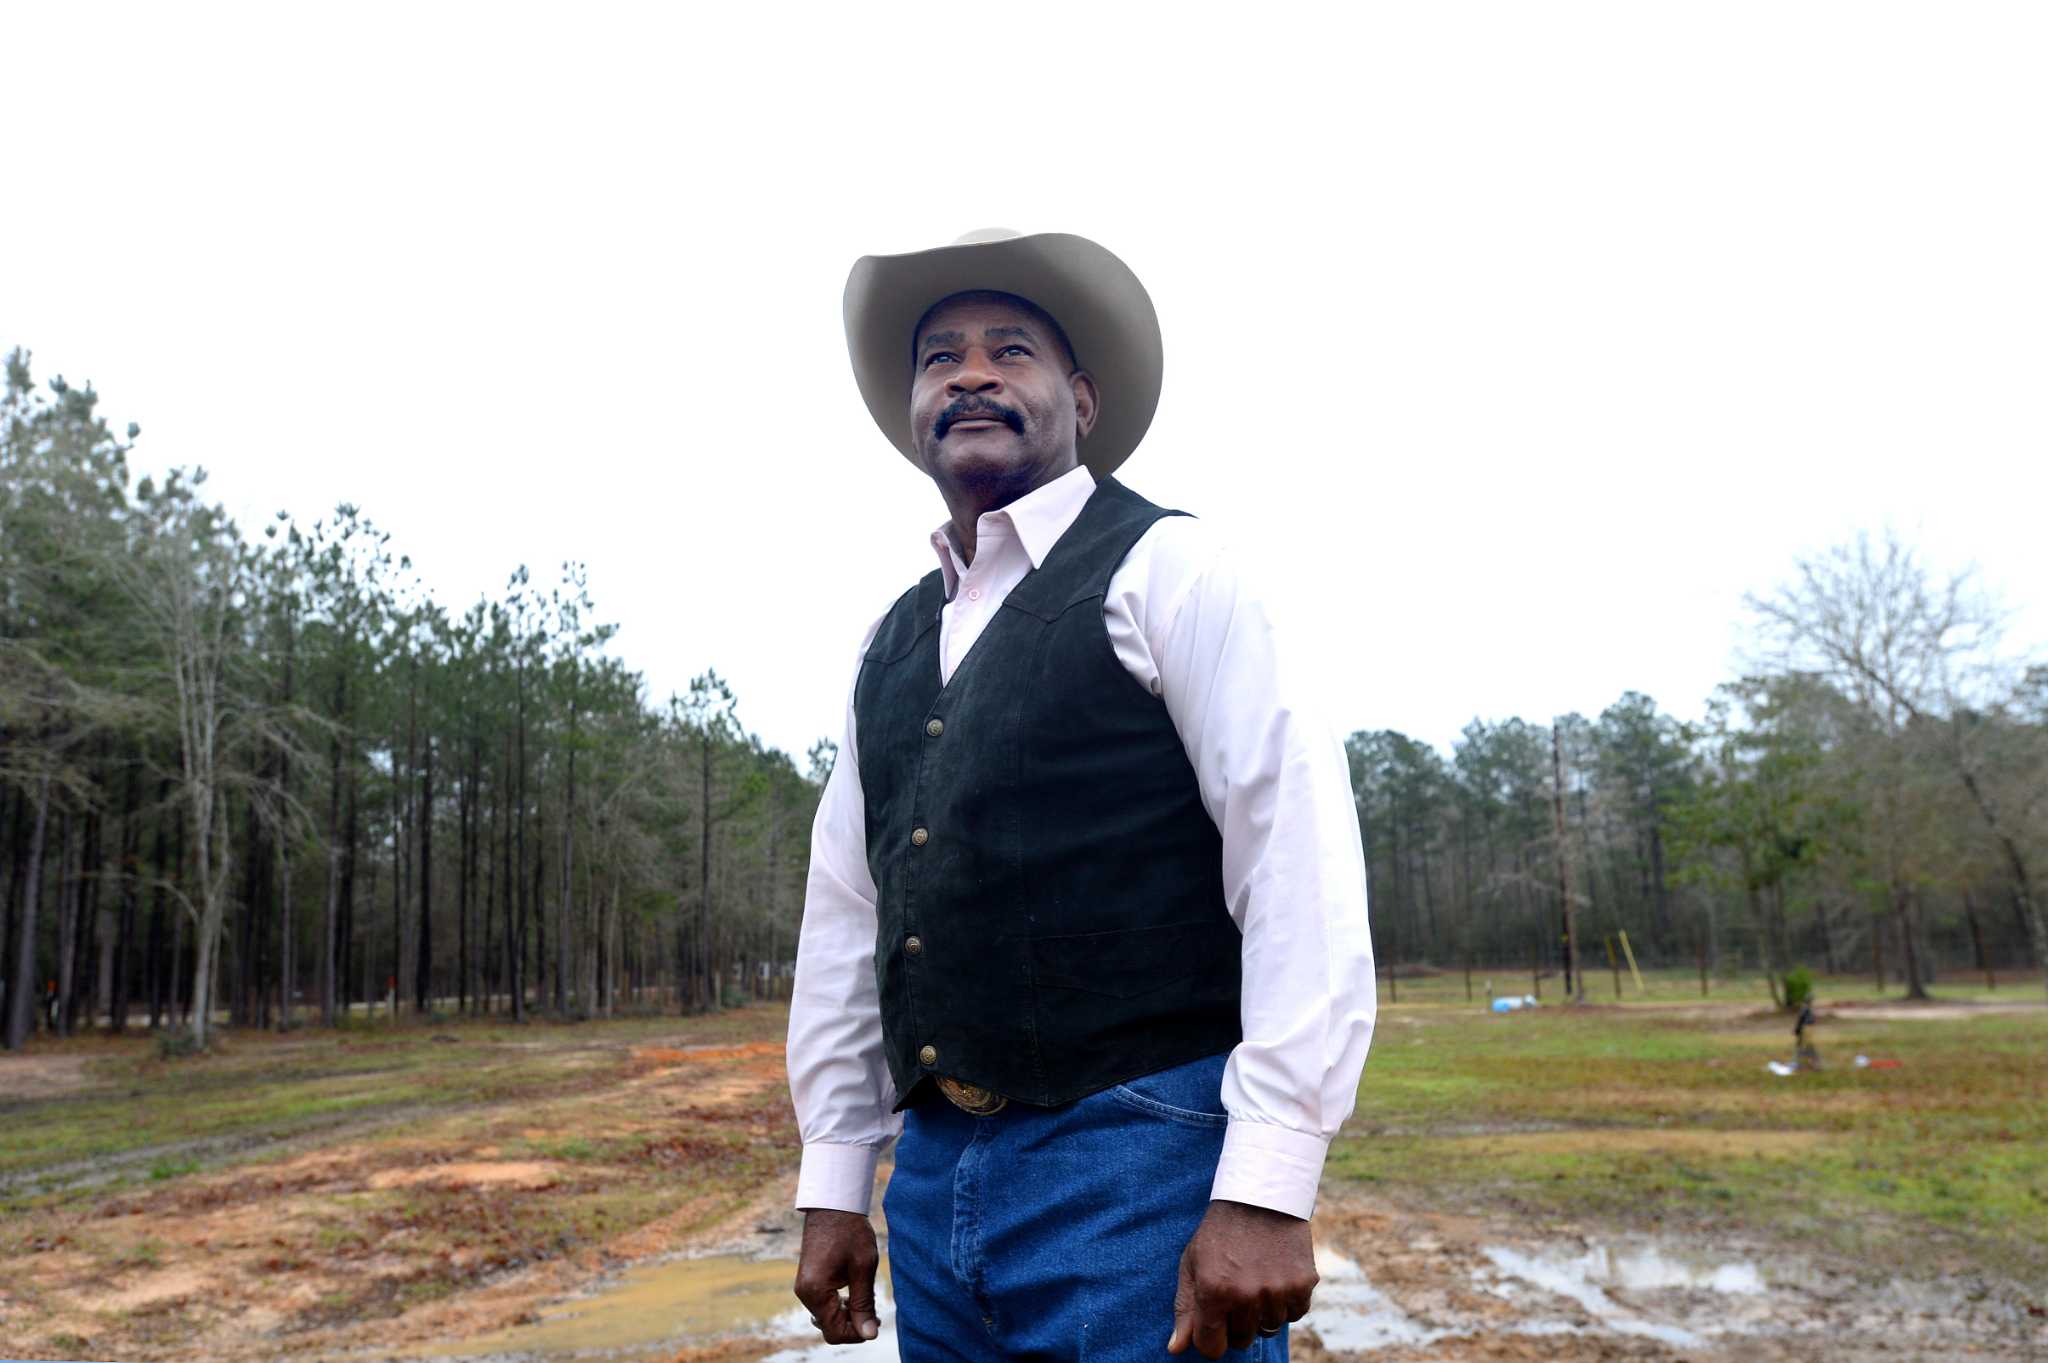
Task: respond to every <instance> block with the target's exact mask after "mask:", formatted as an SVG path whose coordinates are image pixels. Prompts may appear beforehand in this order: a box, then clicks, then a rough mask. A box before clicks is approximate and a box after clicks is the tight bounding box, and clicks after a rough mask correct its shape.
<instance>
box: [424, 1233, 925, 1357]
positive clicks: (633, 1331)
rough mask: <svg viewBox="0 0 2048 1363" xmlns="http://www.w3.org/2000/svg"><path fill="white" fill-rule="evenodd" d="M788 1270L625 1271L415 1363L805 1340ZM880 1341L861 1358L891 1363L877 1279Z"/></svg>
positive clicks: (724, 1264) (691, 1264) (679, 1265)
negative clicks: (744, 1339) (739, 1337)
mask: <svg viewBox="0 0 2048 1363" xmlns="http://www.w3.org/2000/svg"><path fill="white" fill-rule="evenodd" d="M795 1277H796V1265H795V1264H793V1263H791V1262H790V1261H789V1260H787V1259H749V1258H746V1257H744V1256H742V1255H737V1254H719V1255H709V1256H706V1257H703V1258H697V1259H671V1260H669V1261H667V1262H665V1263H656V1264H643V1265H640V1266H638V1267H635V1268H631V1269H628V1270H627V1271H626V1272H625V1273H623V1274H621V1275H620V1276H619V1277H618V1278H616V1279H614V1280H611V1281H609V1282H606V1283H603V1284H601V1285H599V1287H598V1288H597V1289H596V1290H595V1291H594V1292H592V1293H591V1294H590V1295H588V1296H584V1297H576V1298H572V1299H570V1300H567V1301H563V1302H558V1303H556V1304H555V1305H553V1306H550V1307H547V1308H546V1309H544V1310H543V1311H542V1312H541V1317H540V1319H539V1320H537V1321H534V1322H533V1323H531V1324H528V1325H515V1326H513V1327H511V1328H510V1329H506V1330H499V1331H496V1332H494V1333H492V1334H488V1335H477V1336H473V1337H471V1338H469V1339H464V1340H459V1341H455V1342H451V1343H446V1344H430V1345H426V1346H423V1347H421V1348H419V1349H416V1350H414V1351H413V1356H414V1357H417V1358H498V1359H524V1360H556V1359H603V1358H619V1357H623V1356H626V1355H629V1354H636V1353H643V1352H645V1351H647V1350H651V1349H660V1348H665V1347H672V1346H676V1345H681V1344H687V1343H691V1342H695V1341H701V1340H706V1339H715V1338H718V1337H720V1336H725V1335H736V1334H749V1335H765V1336H767V1337H769V1338H783V1337H787V1336H792V1335H806V1334H811V1333H812V1329H811V1322H810V1314H809V1313H808V1312H807V1311H805V1310H804V1309H803V1307H802V1306H801V1305H798V1304H797V1303H796V1302H795V1301H794V1299H793V1298H792V1297H791V1296H790V1291H789V1287H790V1283H791V1281H792V1280H794V1279H795ZM878 1287H879V1289H880V1290H879V1292H878V1295H879V1297H880V1299H881V1300H880V1302H879V1303H878V1307H879V1309H878V1311H877V1314H878V1315H879V1316H880V1317H881V1322H882V1337H881V1339H880V1340H877V1341H875V1343H877V1344H882V1343H886V1346H887V1347H886V1349H882V1350H878V1349H876V1348H875V1347H874V1346H873V1345H870V1346H868V1347H867V1348H865V1349H864V1350H863V1351H862V1353H861V1357H862V1358H863V1359H868V1360H875V1363H881V1361H882V1360H884V1359H894V1358H896V1356H897V1355H896V1343H895V1338H894V1335H895V1331H894V1330H893V1329H892V1328H891V1325H892V1318H893V1317H894V1315H895V1311H894V1303H893V1302H892V1301H891V1299H890V1294H889V1289H888V1280H887V1278H886V1277H884V1279H883V1280H882V1282H881V1283H880V1284H878ZM825 1348H826V1346H825V1345H822V1344H820V1345H818V1346H817V1348H816V1349H815V1350H804V1349H797V1350H786V1351H784V1352H782V1353H778V1354H775V1355H773V1358H774V1359H775V1360H777V1363H795V1361H796V1360H799V1359H803V1360H808V1359H811V1358H813V1357H819V1358H822V1357H823V1356H824V1353H823V1350H824V1349H825Z"/></svg>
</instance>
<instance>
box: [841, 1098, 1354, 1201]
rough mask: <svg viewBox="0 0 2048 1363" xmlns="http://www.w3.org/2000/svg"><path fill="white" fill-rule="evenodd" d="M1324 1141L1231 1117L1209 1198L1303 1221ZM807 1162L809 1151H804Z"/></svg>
mask: <svg viewBox="0 0 2048 1363" xmlns="http://www.w3.org/2000/svg"><path fill="white" fill-rule="evenodd" d="M1329 1152H1330V1142H1329V1141H1328V1140H1326V1139H1324V1138H1323V1137H1321V1136H1311V1135H1308V1134H1306V1133H1305V1132H1300V1131H1292V1130H1289V1129H1288V1128H1287V1127H1284V1126H1274V1125H1273V1124H1272V1123H1270V1122H1241V1121H1238V1120H1237V1119H1236V1118H1232V1119H1231V1122H1230V1125H1229V1126H1228V1127H1226V1128H1225V1129H1224V1132H1223V1157H1222V1158H1221V1159H1219V1160H1217V1161H1216V1181H1215V1183H1214V1184H1212V1185H1211V1186H1210V1189H1209V1196H1210V1198H1211V1199H1212V1200H1220V1201H1224V1202H1246V1203H1250V1204H1251V1205H1252V1206H1254V1207H1266V1208H1270V1209H1271V1210H1273V1211H1276V1212H1285V1213H1287V1214H1288V1215H1289V1216H1298V1217H1300V1218H1301V1219H1302V1220H1304V1221H1306V1220H1308V1218H1309V1214H1310V1213H1311V1212H1313V1211H1315V1209H1316V1185H1317V1184H1319V1183H1321V1182H1322V1179H1323V1157H1324V1156H1325V1155H1327V1154H1329ZM804 1155H805V1164H806V1165H807V1166H808V1164H809V1162H810V1159H809V1156H810V1151H809V1150H808V1149H807V1150H805V1152H804Z"/></svg>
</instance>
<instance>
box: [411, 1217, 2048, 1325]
mask: <svg viewBox="0 0 2048 1363" xmlns="http://www.w3.org/2000/svg"><path fill="white" fill-rule="evenodd" d="M764 1210H765V1211H767V1213H768V1214H767V1215H766V1216H765V1218H764V1219H761V1220H758V1221H756V1222H755V1223H754V1224H751V1225H742V1224H737V1223H735V1224H732V1225H728V1226H727V1227H725V1228H723V1229H722V1231H720V1232H718V1233H715V1234H712V1235H709V1236H707V1237H705V1243H706V1244H707V1245H715V1249H714V1250H711V1251H708V1252H703V1253H700V1254H698V1255H697V1256H695V1257H686V1258H680V1259H670V1260H666V1261H661V1262H656V1263H650V1264H645V1265H641V1266H638V1267H636V1268H634V1269H631V1270H629V1271H627V1272H625V1273H623V1274H620V1275H617V1276H615V1277H612V1278H609V1279H606V1280H603V1281H600V1282H598V1283H596V1284H594V1285H592V1286H591V1287H590V1288H589V1289H588V1290H586V1291H582V1292H579V1293H577V1294H575V1295H573V1296H570V1297H566V1298H564V1299H563V1300H561V1301H558V1302H555V1303H551V1304H550V1305H548V1306H546V1307H544V1308H543V1309H542V1310H541V1311H540V1312H539V1313H538V1314H537V1315H536V1317H535V1318H534V1319H533V1320H531V1321H529V1322H527V1323H525V1324H523V1325H521V1326H519V1327H517V1328H514V1329H510V1330H505V1331H500V1332H495V1333H492V1334H488V1335H482V1336H477V1337H473V1338H469V1339H464V1340H448V1341H441V1342H437V1343H433V1344H429V1345H426V1346H422V1347H421V1348H420V1349H418V1350H416V1351H412V1352H411V1353H409V1354H408V1355H407V1356H408V1357H411V1358H418V1359H451V1360H453V1359H479V1358H481V1359H486V1360H492V1361H493V1363H567V1360H570V1359H612V1360H619V1361H620V1363H629V1361H630V1363H641V1361H642V1360H644V1361H645V1363H747V1361H750V1360H767V1363H826V1360H828V1359H831V1358H838V1357H843V1356H845V1354H844V1351H843V1350H838V1349H833V1348H830V1347H829V1346H826V1345H824V1344H822V1343H819V1342H818V1341H817V1338H816V1334H815V1332H814V1331H812V1330H811V1329H810V1328H809V1326H808V1322H807V1321H806V1319H805V1313H804V1312H803V1311H802V1310H801V1309H800V1308H798V1307H796V1306H795V1305H794V1304H793V1302H792V1301H791V1298H790V1295H789V1287H790V1282H791V1280H792V1278H793V1277H794V1274H795V1262H794V1253H795V1249H796V1231H797V1224H798V1223H797V1220H796V1218H795V1217H794V1216H793V1215H789V1214H787V1213H781V1212H779V1211H774V1210H770V1209H767V1208H763V1209H757V1210H756V1211H755V1212H754V1213H750V1217H754V1216H760V1215H761V1212H762V1211H764ZM1316 1233H1317V1241H1318V1244H1317V1255H1316V1266H1317V1270H1318V1272H1319V1273H1320V1274H1321V1277H1322V1282H1321V1284H1320V1286H1319V1287H1318V1288H1317V1290H1316V1298H1315V1305H1314V1308H1313V1309H1312V1310H1311V1311H1310V1313H1309V1315H1308V1316H1307V1317H1306V1318H1305V1319H1304V1320H1302V1321H1301V1322H1299V1323H1298V1324H1297V1325H1296V1326H1295V1328H1294V1332H1293V1335H1292V1339H1291V1353H1292V1356H1293V1357H1294V1358H1295V1359H1297V1360H1300V1363H1352V1361H1353V1360H1360V1361H1363V1360H1385V1361H1386V1363H1419V1360H1424V1359H1430V1360H1444V1361H1445V1363H1479V1361H1480V1360H1499V1361H1500V1363H1514V1361H1518V1360H1530V1361H1531V1363H1533V1361H1534V1360H1543V1363H1592V1361H1593V1360H1600V1361H1602V1363H1618V1361H1619V1360H1631V1361H1632V1363H1633V1361H1636V1360H1660V1359H1688V1360H1695V1359H1696V1360H1703V1361H1705V1363H1735V1360H1745V1361H1746V1360H1786V1363H1790V1361H1791V1360H1795V1359H1810V1358H1813V1357H1826V1358H1828V1359H1831V1360H1857V1359H1865V1358H1868V1359H1886V1360H1896V1359H1925V1360H1933V1359H1944V1360H1945V1359H1950V1358H1957V1357H1969V1358H1976V1359H1991V1360H2013V1363H2018V1360H2022V1359H2033V1358H2039V1357H2044V1356H2048V1321H2044V1320H2042V1319H2041V1318H2040V1317H2037V1316H2035V1315H2034V1314H2032V1312H2031V1311H2030V1309H2029V1302H2028V1301H2027V1299H2026V1298H2025V1296H2024V1294H2022V1293H2021V1292H2020V1291H2019V1290H2018V1289H2017V1288H2015V1287H2013V1286H2012V1285H2010V1284H1995V1283H1990V1282H1987V1281H1984V1280H1982V1279H1975V1278H1965V1279H1937V1278H1930V1279H1927V1280H1903V1279H1898V1278H1893V1277H1886V1276H1882V1275H1873V1274H1869V1273H1866V1272H1863V1271H1861V1270H1859V1269H1858V1268H1857V1267H1856V1266H1855V1265H1852V1264H1841V1263H1829V1262H1819V1261H1815V1260H1813V1259H1810V1258H1805V1257H1800V1258H1793V1257H1788V1256H1787V1255H1785V1254H1784V1252H1783V1251H1782V1250H1773V1249H1769V1248H1766V1247H1763V1246H1756V1245H1748V1246H1745V1245H1742V1244H1731V1245H1727V1246H1720V1247H1712V1246H1708V1247H1703V1246H1700V1245H1698V1244H1695V1243H1692V1242H1689V1241H1682V1240H1679V1239H1676V1238H1668V1237H1665V1238H1660V1237H1654V1236H1646V1235H1631V1234H1613V1235H1602V1234H1595V1233H1592V1232H1589V1231H1587V1230H1585V1229H1582V1228H1574V1227H1551V1228H1548V1229H1547V1230H1546V1231H1545V1232H1544V1233H1543V1234H1541V1235H1540V1236H1535V1235H1531V1234H1530V1232H1529V1228H1527V1227H1520V1226H1516V1225H1514V1224H1512V1223H1504V1222H1496V1221H1489V1220H1485V1219H1478V1218H1471V1217H1457V1216H1449V1215H1438V1214H1429V1213H1416V1212H1413V1211H1395V1210H1392V1209H1389V1208H1387V1207H1384V1206H1380V1205H1376V1204H1374V1203H1371V1202H1368V1201H1361V1200H1358V1199H1356V1198H1352V1197H1349V1196H1345V1195H1341V1194H1340V1195H1336V1196H1329V1195H1326V1204H1325V1207H1324V1209H1323V1211H1322V1212H1320V1213H1319V1214H1318V1217H1317V1224H1316ZM884 1241H885V1244H886V1228H884ZM881 1288H882V1311H881V1316H882V1322H883V1326H882V1335H881V1337H880V1338H879V1339H878V1340H876V1341H875V1342H874V1343H873V1344H872V1345H868V1346H863V1348H862V1351H861V1352H860V1354H859V1355H858V1357H859V1358H861V1359H863V1360H868V1363H895V1360H896V1359H898V1358H899V1357H900V1354H899V1351H898V1347H897V1343H896V1335H895V1330H894V1324H893V1310H892V1308H891V1306H890V1303H889V1294H888V1282H887V1278H886V1275H885V1276H884V1278H883V1280H882V1283H881Z"/></svg>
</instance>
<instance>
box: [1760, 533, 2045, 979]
mask: <svg viewBox="0 0 2048 1363" xmlns="http://www.w3.org/2000/svg"><path fill="white" fill-rule="evenodd" d="M1747 602H1748V604H1749V606H1750V608H1751V609H1752V610H1754V611H1755V612H1756V613H1757V614H1758V616H1759V617H1760V618H1761V619H1762V621H1763V623H1764V625H1765V627H1766V629H1767V630H1768V632H1769V634H1770V636H1771V638H1772V641H1773V643H1774V644H1775V646H1776V647H1777V648H1778V649H1779V650H1780V652H1781V654H1782V655H1783V657H1782V659H1781V661H1784V662H1788V663H1791V664H1793V665H1798V664H1800V663H1805V664H1807V665H1809V666H1815V667H1816V668H1817V669H1818V670H1821V671H1823V672H1825V673H1827V674H1828V675H1830V676H1831V677H1832V678H1833V679H1834V680H1835V681H1836V682H1837V684H1838V685H1840V686H1841V687H1842V688H1843V689H1844V690H1845V691H1846V692H1847V693H1848V694H1849V695H1850V696H1851V697H1852V698H1854V699H1855V700H1856V702H1857V703H1858V704H1859V705H1860V706H1861V708H1862V709H1863V710H1864V711H1865V712H1866V713H1867V714H1868V715H1869V716H1870V717H1871V718H1872V719H1874V720H1876V721H1877V722H1878V723H1879V724H1880V725H1881V730H1882V734H1883V736H1884V738H1885V741H1886V747H1887V749H1888V752H1887V759H1888V760H1887V764H1886V765H1887V769H1888V770H1889V771H1891V772H1893V773H1894V774H1896V773H1897V772H1898V771H1900V770H1901V769H1902V768H1903V765H1904V763H1905V762H1906V761H1907V752H1906V742H1905V740H1906V731H1907V729H1908V727H1909V726H1924V727H1927V728H1929V729H1932V730H1934V731H1935V732H1938V733H1939V734H1940V735H1941V739H1942V742H1941V748H1942V752H1943V755H1944V756H1945V758H1946V759H1947V761H1948V763H1949V765H1950V766H1951V767H1952V768H1953V769H1954V772H1955V774H1956V775H1957V776H1958V777H1959V778H1960V779H1961V781H1962V784H1963V787H1964V789H1965V790H1966V791H1967V792H1968V794H1969V796H1970V800H1971V802H1972V804H1973V805H1974V806H1975V808H1976V810H1977V813H1978V815H1979V817H1980V818H1981V819H1982V820H1983V823H1984V826H1985V828H1986V830H1987V831H1988V832H1989V834H1990V836H1991V838H1992V840H1993V841H1994V842H1995V843H1996V844H1997V845H1998V847H1999V850H2000V852H2001V853H2002V855H2003V857H2004V859H2005V863H2006V869H2007V871H2008V873H2009V874H2010V875H2011V877H2012V891H2013V897H2014V900H2015V905H2016V907H2017V908H2018V910H2019V913H2020V916H2021V918H2022V919H2023V920H2024V921H2025V923H2026V927H2027V935H2028V937H2029V939H2030V941H2031V944H2032V946H2033V950H2034V960H2035V962H2036V963H2037V964H2038V965H2040V966H2041V967H2042V970H2043V980H2044V984H2048V924H2044V923H2043V921H2042V913H2041V905H2040V904H2039V903H2038V902H2037V901H2036V899H2035V897H2034V892H2033V887H2032V878H2031V876H2030V874H2029V867H2028V861H2027V856H2026V852H2025V849H2024V846H2023V844H2022V842H2021V840H2020V836H2019V830H2018V828H2017V827H2015V823H2014V818H2013V816H2012V815H2011V813H2010V811H2008V810H2007V809H2005V808H2004V807H2003V806H2002V805H2001V803H2000V801H1999V800H1998V798H1997V795H1996V793H1995V792H1994V791H1993V789H1992V786H1991V783H1990V782H1989V781H1988V780H1987V779H1986V767H1987V758H1986V754H1985V751H1984V742H1983V739H1984V737H1985V735H1986V732H1987V729H1988V727H1989V726H1987V725H1986V724H1985V723H1984V722H1983V718H1984V714H1985V712H1986V710H1987V709H1993V708H1996V707H1997V706H1998V705H1999V704H2000V703H2001V698H2000V696H1999V695H1998V692H1999V691H2000V690H2002V689H2003V687H2002V686H2001V682H2002V680H2003V679H2004V678H2005V677H2007V676H2008V675H2009V673H2008V671H2007V669H2005V668H2003V667H2001V666H2000V664H1999V661H1998V658H1997V645H1998V638H1999V626H2000V623H2001V622H2000V617H1999V613H1998V611H1997V610H1996V609H1995V608H1994V607H1993V605H1992V604H1991V603H1990V601H1989V600H1987V599H1986V597H1985V596H1984V594H1983V593H1982V591H1981V590H1980V589H1979V588H1978V585H1977V583H1976V579H1975V574H1974V571H1964V572H1961V573H1957V574H1953V575H1951V576H1949V577H1947V578H1945V579H1937V578H1936V577H1935V576H1934V575H1933V574H1932V573H1930V572H1929V570H1928V569H1927V567H1926V566H1925V565H1924V564H1922V563H1921V562H1920V560H1919V558H1918V557H1917V556H1916V555H1915V554H1914V553H1913V551H1912V549H1911V548H1909V547H1908V546H1906V545H1905V544H1903V543H1902V542H1901V541H1900V540H1899V538H1898V536H1897V535H1896V534H1895V533H1893V532H1890V531H1887V532H1886V533H1885V535H1884V537H1883V539H1882V540H1881V541H1880V542H1879V543H1877V544H1875V545H1873V544H1872V543H1871V540H1870V538H1869V537H1868V536H1867V535H1859V536H1857V538H1856V540H1855V541H1854V543H1852V544H1846V545H1838V546H1836V547H1835V548H1833V549H1830V550H1828V551H1827V552H1826V553H1824V554H1821V555H1819V556H1817V557H1814V558H1810V559H1803V560H1801V561H1800V562H1799V564H1798V571H1797V576H1796V577H1795V579H1794V580H1793V581H1792V582H1789V583H1787V584H1786V585H1784V586H1782V587H1780V588H1779V589H1778V591H1777V592H1776V594H1774V595H1772V596H1770V597H1767V598H1766V597H1757V596H1750V597H1748V598H1747ZM1901 799H1902V787H1901V782H1900V781H1898V780H1892V779H1887V780H1885V781H1883V782H1881V789H1880V812H1881V818H1882V819H1883V821H1884V824H1885V829H1886V836H1887V840H1888V841H1890V842H1891V843H1892V844H1893V845H1892V847H1891V849H1890V850H1889V852H1888V872H1889V876H1888V878H1889V882H1890V884H1889V888H1890V891H1891V895H1892V903H1893V907H1894V911H1895V912H1896V913H1897V914H1898V917H1899V922H1900V926H1901V928H1902V929H1903V930H1904V937H1905V947H1906V959H1907V990H1908V993H1909V995H1911V996H1912V997H1915V998H1922V997H1925V988H1924V986H1923V985H1922V983H1921V979H1920V974H1919V965H1918V959H1917V955H1916V948H1915V938H1916V933H1915V928H1916V927H1917V924H1916V923H1915V922H1914V918H1915V916H1916V913H1917V910H1916V908H1915V906H1914V903H1913V896H1912V895H1911V894H1910V893H1908V890H1907V887H1906V885H1905V883H1904V878H1903V876H1902V875H1901V873H1900V865H1899V856H1898V852H1897V846H1896V837H1897V833H1898V830H1899V826H1900V823H1901V821H1902V820H1903V818H1904V817H1905V812H1904V811H1903V810H1902V809H1901V808H1900V804H1901Z"/></svg>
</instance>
